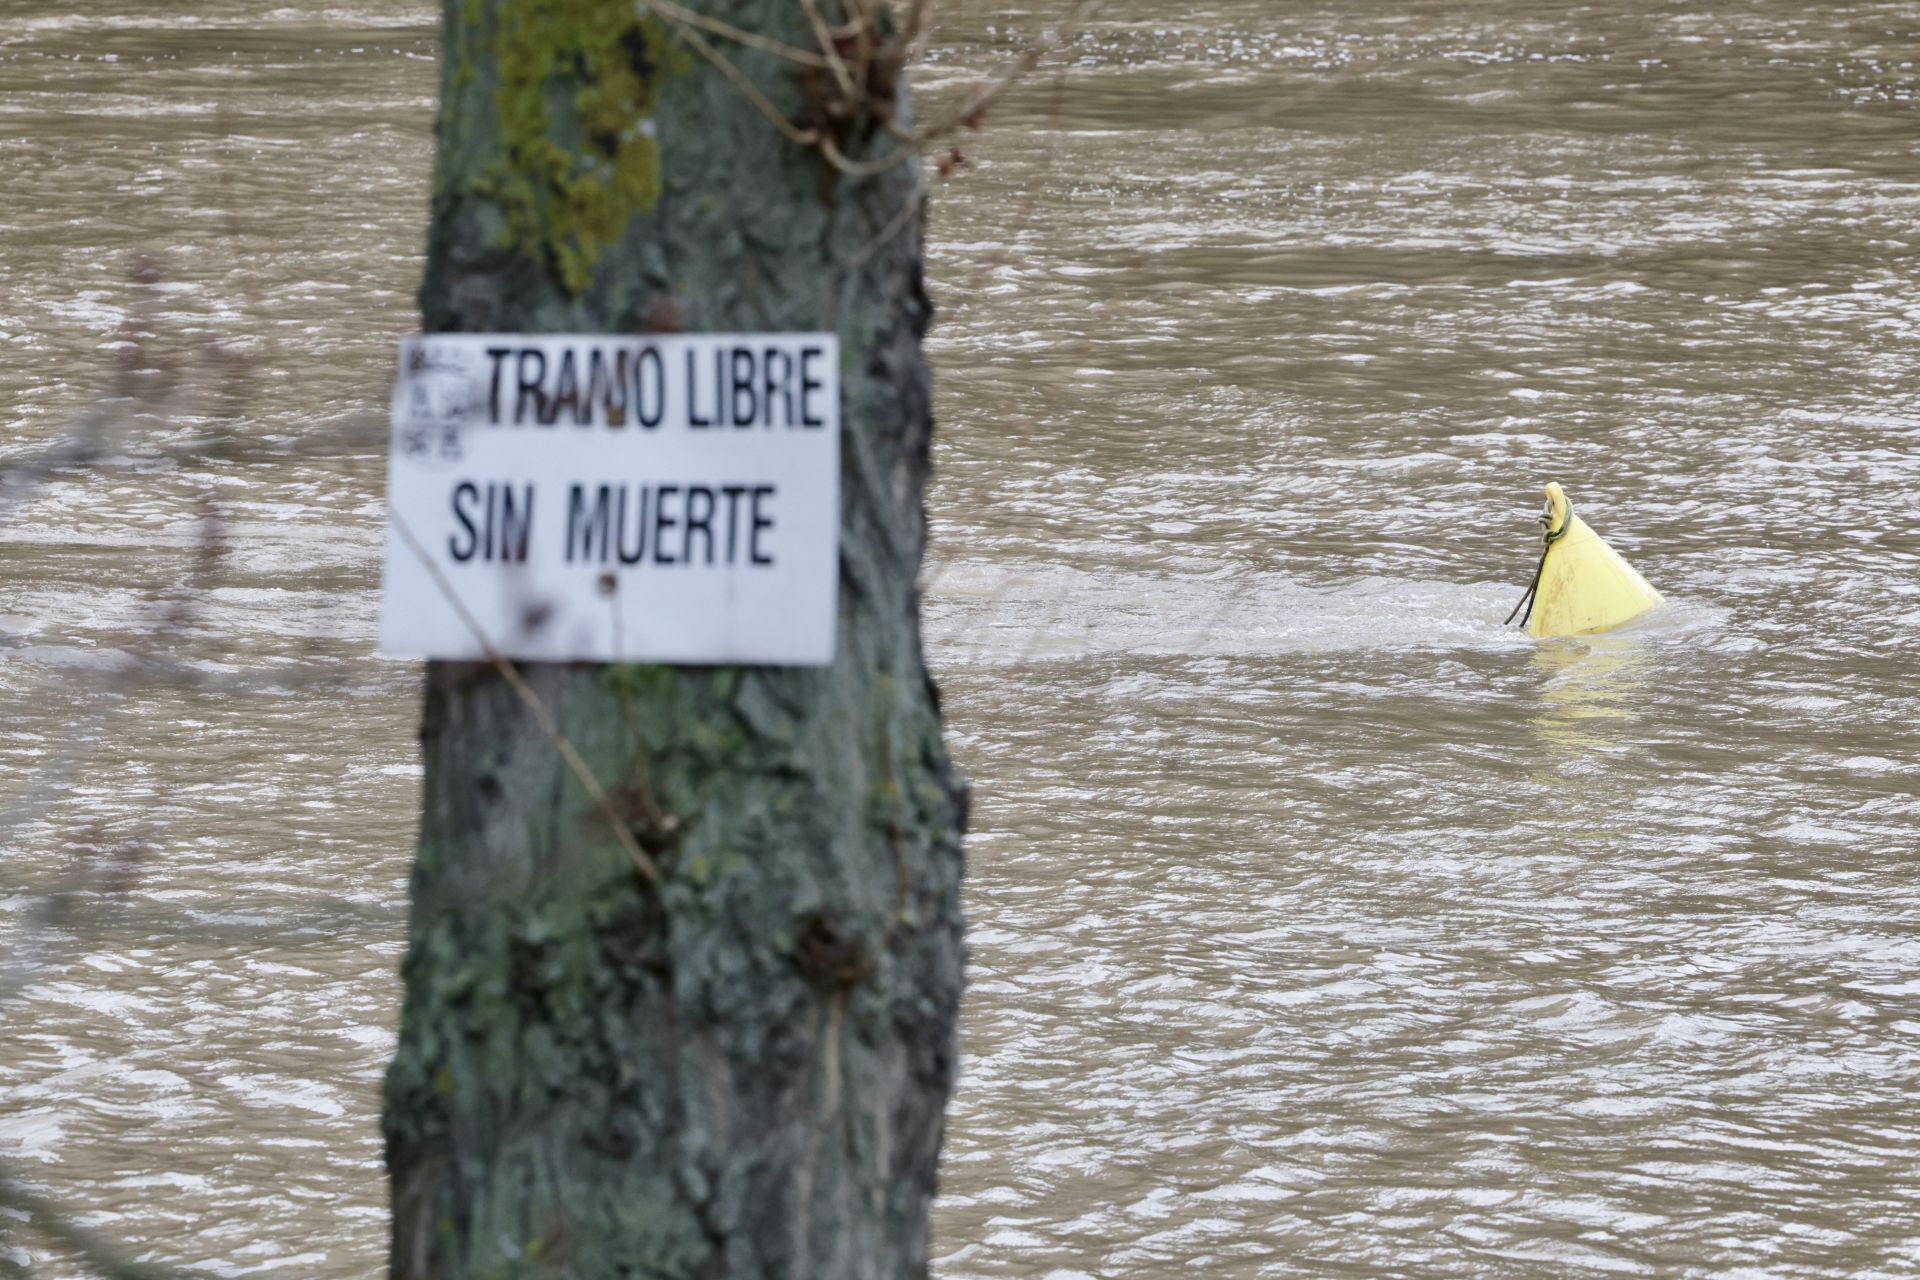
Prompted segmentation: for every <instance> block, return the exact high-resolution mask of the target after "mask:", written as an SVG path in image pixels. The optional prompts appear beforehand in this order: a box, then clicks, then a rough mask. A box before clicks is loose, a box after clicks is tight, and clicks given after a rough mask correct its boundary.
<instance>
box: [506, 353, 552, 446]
mask: <svg viewBox="0 0 1920 1280" xmlns="http://www.w3.org/2000/svg"><path fill="white" fill-rule="evenodd" d="M546 376H547V354H546V352H544V351H542V350H540V348H538V347H522V348H520V357H519V359H518V360H517V361H515V362H514V378H515V380H516V381H517V382H518V383H519V390H518V393H517V394H516V395H515V396H514V399H513V425H514V426H516V427H517V426H519V425H520V424H521V423H523V422H525V421H526V420H527V400H528V398H529V397H532V400H533V420H534V421H535V422H538V423H541V424H543V425H544V424H545V423H546V422H548V421H549V419H548V418H547V396H546V393H545V392H544V391H542V390H541V389H540V383H541V381H542V380H543V379H544V378H545V377H546Z"/></svg>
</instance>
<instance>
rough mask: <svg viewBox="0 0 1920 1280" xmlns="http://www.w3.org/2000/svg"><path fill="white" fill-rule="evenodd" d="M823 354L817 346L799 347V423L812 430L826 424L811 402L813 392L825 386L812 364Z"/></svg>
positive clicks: (824, 353)
mask: <svg viewBox="0 0 1920 1280" xmlns="http://www.w3.org/2000/svg"><path fill="white" fill-rule="evenodd" d="M825 355H826V352H825V351H824V350H823V349H822V348H820V347H817V346H807V347H802V348H801V349H800V425H801V426H803V427H807V428H810V429H814V430H818V429H819V428H821V427H824V426H826V425H827V420H826V419H825V418H824V417H822V416H821V413H820V410H819V409H818V408H817V407H816V406H815V405H814V402H813V394H814V392H816V391H820V390H822V389H823V388H825V386H826V383H824V382H822V381H821V380H820V376H819V374H818V373H817V372H816V371H815V370H814V367H813V366H814V364H815V363H816V362H817V361H819V360H820V359H821V358H822V357H823V356H825Z"/></svg>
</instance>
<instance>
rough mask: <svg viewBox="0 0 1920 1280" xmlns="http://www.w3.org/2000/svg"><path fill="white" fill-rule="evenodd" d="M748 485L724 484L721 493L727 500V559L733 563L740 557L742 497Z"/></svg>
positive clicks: (727, 561)
mask: <svg viewBox="0 0 1920 1280" xmlns="http://www.w3.org/2000/svg"><path fill="white" fill-rule="evenodd" d="M746 492H747V486H745V485H743V484H729V485H723V486H721V489H720V494H721V496H722V497H724V498H725V499H726V500H727V559H726V563H728V564H733V563H735V562H736V561H737V560H738V559H739V558H740V551H739V547H740V499H741V498H742V497H743V496H745V494H746Z"/></svg>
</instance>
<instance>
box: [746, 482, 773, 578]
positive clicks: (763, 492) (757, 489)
mask: <svg viewBox="0 0 1920 1280" xmlns="http://www.w3.org/2000/svg"><path fill="white" fill-rule="evenodd" d="M762 498H765V499H767V500H768V505H769V506H771V505H772V499H773V486H772V485H770V484H757V485H755V486H753V497H752V500H751V502H750V506H751V508H752V511H753V532H752V534H750V535H749V536H748V538H747V546H748V548H749V550H750V552H751V554H750V555H749V556H748V559H750V560H752V561H753V563H755V564H772V563H773V553H772V552H770V551H769V552H767V553H765V554H762V553H761V551H760V532H761V530H763V529H771V528H773V517H772V516H771V515H762V514H761V513H760V499H762Z"/></svg>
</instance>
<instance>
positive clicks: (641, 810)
mask: <svg viewBox="0 0 1920 1280" xmlns="http://www.w3.org/2000/svg"><path fill="white" fill-rule="evenodd" d="M635 12H636V10H635V9H634V8H633V7H632V6H631V5H630V4H626V3H622V4H612V3H606V2H603V0H448V2H447V5H446V12H445V41H444V45H443V48H444V57H443V73H442V109H441V114H440V120H439V130H440V151H439V161H438V170H437V173H436V180H435V192H434V202H433V209H432V221H431V227H430V233H429V255H428V264H427V274H426V280H425V283H424V285H423V287H422V292H421V305H422V310H423V312H424V316H425V326H426V328H427V329H428V330H436V331H437V330H470V331H471V330H498V331H519V332H543V331H544V332H566V331H582V332H612V333H632V332H646V331H650V330H656V329H659V328H662V327H684V328H686V329H688V330H690V331H726V330H781V329H815V328H819V327H821V326H822V324H823V323H824V322H825V321H826V319H827V318H828V317H832V318H833V320H832V323H833V327H835V328H837V329H838V331H839V333H840V337H841V342H842V350H843V352H844V353H845V354H844V361H845V367H844V368H843V370H842V381H843V387H844V406H843V421H844V424H845V425H844V431H845V438H844V442H843V459H844V462H843V465H844V468H845V474H844V476H843V492H844V495H845V496H844V503H845V506H844V511H843V516H842V521H843V523H842V534H841V536H842V569H841V588H840V591H841V594H840V613H839V657H838V660H837V661H836V663H835V664H834V665H833V666H832V667H830V668H824V669H819V670H803V669H779V668H726V669H689V668H680V669H669V668H661V667H631V666H615V667H603V666H594V665H588V664H577V665H567V666H558V665H550V666H529V667H527V668H525V669H524V670H525V674H526V677H527V679H528V681H529V682H530V683H531V684H532V686H533V687H534V688H535V690H536V691H537V692H538V693H539V695H540V696H541V698H542V699H543V700H544V701H545V702H546V703H547V704H548V706H549V707H551V708H552V709H553V711H554V713H555V715H556V717H557V718H558V720H559V722H560V724H561V726H562V728H563V730H564V732H565V733H566V734H567V735H568V736H569V737H570V738H571V739H572V740H573V742H574V743H575V745H576V746H577V747H578V748H579V749H580V751H581V753H582V755H583V756H584V757H585V759H586V760H587V761H588V763H589V764H590V765H591V766H592V768H593V769H594V771H595V773H596V775H597V776H598V778H599V779H600V781H601V783H602V785H603V786H604V787H605V788H606V790H607V791H608V792H609V793H610V794H611V795H612V796H613V797H614V799H615V802H616V805H617V807H618V808H619V809H620V811H621V816H620V820H621V821H623V822H626V823H629V824H630V825H631V829H632V830H633V832H634V834H635V835H636V837H637V838H638V839H639V841H640V842H641V844H642V845H643V846H644V847H645V848H646V849H647V850H648V851H649V853H650V855H651V856H652V857H653V859H654V860H655V862H656V863H657V864H658V866H659V867H660V870H661V879H660V882H659V883H658V884H657V885H654V884H650V883H649V882H648V881H647V880H645V879H644V878H643V877H641V876H640V875H639V874H638V873H637V872H636V871H635V868H634V866H633V863H632V861H631V860H630V859H629V858H628V856H627V855H626V853H625V852H624V851H623V849H622V847H621V845H620V843H619V842H618V841H617V839H616V838H615V836H614V834H613V832H612V831H611V830H610V829H609V827H608V820H607V819H606V817H605V816H604V814H603V813H602V812H601V811H600V810H599V809H598V808H597V806H595V805H594V804H593V803H592V802H591V801H590V800H589V799H588V797H587V796H586V795H585V794H584V793H583V792H582V790H581V788H580V787H579V786H578V784H577V783H576V781H575V780H574V779H573V777H572V776H571V775H570V774H569V773H568V772H567V770H566V768H565V767H564V766H563V765H562V763H561V761H560V759H559V757H558V756H557V754H556V753H555V752H554V750H553V747H552V746H551V744H550V743H549V742H548V741H547V740H546V739H545V738H544V737H543V736H542V735H541V733H540V731H539V730H538V728H537V727H536V726H535V725H534V724H533V723H532V721H531V720H530V719H529V717H528V716H527V715H526V713H525V711H524V709H523V707H522V706H521V705H520V704H519V702H518V701H517V700H516V698H515V696H514V694H513V692H512V691H511V690H510V689H509V688H508V687H507V685H506V684H505V683H504V682H503V681H502V680H501V679H500V678H499V676H498V675H497V673H495V672H493V671H492V670H490V669H489V668H487V667H485V666H479V665H467V664H452V663H435V664H432V665H431V666H430V667H429V669H428V673H427V692H426V708H425V715H424V723H423V726H422V740H423V744H424V748H425V757H426V781H425V787H424V794H423V798H422V818H421V832H420V846H419V851H418V856H417V859H416V863H415V867H414V875H413V919H412V926H411V936H410V945H409V950H408V955H407V960H406V965H405V979H406V997H405V1007H404V1010H403V1012H402V1018H401V1033H400V1045H399V1049H398V1052H397V1054H396V1056H395V1059H394V1062H393V1066H392V1068H391V1070H390V1072H389V1074H388V1078H387V1095H386V1133H387V1141H388V1164H389V1170H390V1173H391V1176H392V1181H393V1204H394V1237H393V1254H392V1274H393V1275H394V1276H396V1277H405V1278H407V1280H427V1278H428V1277H474V1278H478V1277H495V1276H499V1277H506V1276H568V1277H582V1278H588V1277H603V1276H604V1277H615V1276H618V1277H659V1278H661V1280H665V1278H668V1277H696V1276H698V1277H709V1276H710V1277H721V1276H725V1277H747V1276H755V1277H759V1276H783V1277H787V1276H790V1277H818V1278H826V1277H833V1278H835V1280H839V1278H842V1277H845V1278H848V1280H852V1278H858V1277H898V1276H911V1275H918V1274H922V1273H923V1272H924V1271H925V1268H926V1250H927V1212H928V1204H929V1201H930V1198H931V1196H932V1192H933V1184H934V1173H935V1163H936V1158H937V1154H938V1148H939V1143H940V1129H941V1117H942V1114H943V1110H944V1106H945V1102H946V1099H947V1096H948V1093H949V1091H950V1089H951V1085H952V1081H953V1074H954V1021H955V1015H956V1010H957V1006H958V1001H959V994H960V969H961V921H960V911H959V897H958V895H959V882H960V875H961V849H960V832H961V826H962V823H963V820H964V793H963V790H962V788H961V787H960V785H959V784H958V782H957V780H956V779H955V776H954V774H953V771H952V770H951V768H950V766H949V764H948V760H947V756H946V752H945V748H944V746H943V743H942V739H941V731H940V720H939V711H938V702H937V697H936V694H935V691H934V689H933V687H932V685H931V683H930V681H929V680H928V678H927V675H926V671H925V668H924V666H923V663H922V657H921V646H920V637H919V626H918V596H917V591H916V586H915V582H916V577H917V573H918V569H919V564H920V559H921V553H922V549H923V545H924V539H925V518H924V514H923V510H922V506H921V493H922V489H923V487H924V483H925V480H926V473H927V448H928V433H929V430H930V415H929V405H928V386H927V373H926V369H925V366H924V364H923V363H922V360H921V355H920V339H921V336H922V334H923V332H924V330H925V327H926V323H927V317H928V305H927V301H926V297H925V293H924V291H923V288H922V282H921V276H920V233H919V219H918V218H917V217H915V218H913V219H912V220H911V223H910V225H908V227H907V229H906V230H905V231H904V232H901V233H899V234H896V235H894V236H892V237H890V238H887V239H885V240H884V241H883V242H881V243H879V244H878V245H877V247H876V245H875V241H876V237H879V236H880V233H881V232H882V231H883V229H885V228H887V227H888V225H889V224H890V223H892V222H894V220H895V218H896V215H899V214H900V213H901V211H902V209H903V207H904V205H905V204H906V203H907V202H909V201H911V200H912V199H913V198H914V197H913V193H914V189H915V182H916V180H917V179H916V175H915V174H914V173H913V172H912V171H911V170H910V169H908V168H901V169H896V170H893V171H890V172H888V173H886V174H883V175H881V176H879V177H874V178H866V179H861V180H857V181H854V180H845V179H841V178H838V177H837V175H835V174H834V173H833V172H832V171H831V170H829V169H827V168H826V167H825V166H824V165H823V163H822V162H821V160H820V158H819V156H818V155H817V153H815V152H813V151H811V150H809V149H806V148H803V147H800V146H797V145H795V144H794V143H792V142H790V141H788V140H786V139H785V138H783V137H782V136H781V135H780V134H779V132H778V131H777V130H776V129H775V128H774V127H773V126H772V125H771V124H770V123H769V122H768V121H766V120H765V119H764V118H763V117H762V116H761V115H760V114H759V113H758V111H757V110H756V109H755V108H754V107H753V105H752V104H750V103H749V102H748V101H747V100H746V99H745V98H744V97H742V95H741V94H740V93H739V92H738V90H737V89H736V88H734V87H733V86H732V85H730V84H728V83H727V82H726V80H725V79H724V78H723V77H722V76H721V75H720V74H719V73H718V72H717V71H716V70H715V69H714V68H712V67H711V66H710V65H708V64H707V63H706V62H704V61H702V60H699V59H697V58H694V57H691V56H689V55H688V54H687V53H686V52H685V50H684V49H683V48H681V47H680V46H678V45H677V44H676V43H675V42H674V39H673V37H672V36H671V35H670V34H669V33H667V32H666V31H664V30H663V29H662V28H660V27H658V26H657V25H655V24H654V23H653V21H652V20H645V21H642V20H639V19H637V18H635V17H634V14H635ZM710 12H712V13H713V14H714V15H715V16H718V17H722V18H724V19H725V20H726V21H728V22H731V23H734V24H735V25H737V26H740V27H744V28H748V29H752V30H757V31H761V32H764V33H766V34H769V35H773V36H775V37H777V38H779V39H782V40H785V41H787V42H789V43H793V44H801V43H804V42H806V41H808V40H809V39H810V36H809V34H808V32H807V29H806V24H805V20H804V17H803V15H802V11H801V10H800V8H799V7H798V6H796V5H794V4H792V3H791V0H738V2H737V3H732V4H725V5H716V6H714V7H713V8H711V9H710ZM728 52H729V56H730V57H732V58H733V59H734V61H735V62H736V63H737V64H738V65H739V66H740V67H741V68H742V70H744V71H745V72H746V73H747V74H749V75H751V76H752V77H753V78H754V80H755V82H756V83H757V84H759V85H760V86H761V87H762V89H763V91H764V92H765V93H766V94H767V96H768V97H769V98H770V99H772V100H773V102H775V103H776V104H777V105H778V106H779V107H780V108H781V109H782V110H784V111H788V112H790V113H791V114H792V115H793V116H794V117H795V118H798V117H800V116H801V115H802V113H803V111H804V109H805V108H804V104H803V102H802V101H801V98H802V90H801V77H800V76H799V75H798V74H797V73H798V70H799V69H798V68H797V67H795V66H794V65H793V64H791V63H787V62H784V61H783V60H781V59H780V58H778V57H777V56H774V55H771V54H765V53H760V52H756V51H753V50H746V49H739V48H732V49H730V50H729V51H728ZM844 145H846V146H848V147H850V148H852V149H853V150H855V151H856V152H858V151H860V150H866V151H869V152H873V153H878V152H881V151H883V150H885V149H886V148H887V147H888V145H889V144H888V141H887V140H886V139H885V137H884V136H872V137H868V136H866V135H865V133H863V131H862V129H861V127H859V126H855V127H854V128H853V129H852V130H851V132H850V133H849V135H848V137H847V140H846V142H845V144H844Z"/></svg>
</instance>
